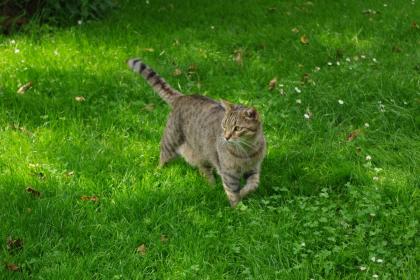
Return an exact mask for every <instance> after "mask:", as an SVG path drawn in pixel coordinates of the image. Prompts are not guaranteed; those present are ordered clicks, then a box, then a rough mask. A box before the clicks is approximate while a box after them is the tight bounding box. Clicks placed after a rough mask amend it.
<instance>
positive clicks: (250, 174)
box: [127, 59, 266, 207]
mask: <svg viewBox="0 0 420 280" xmlns="http://www.w3.org/2000/svg"><path fill="white" fill-rule="evenodd" d="M127 63H128V65H129V67H130V68H132V69H133V71H134V72H137V73H139V74H140V75H142V76H143V77H144V78H145V79H146V81H147V82H148V83H149V85H150V86H151V87H152V88H153V90H154V91H155V92H157V93H158V94H159V96H160V97H161V98H162V99H163V100H164V101H166V102H167V103H168V104H169V106H171V107H172V111H171V113H170V114H169V118H168V121H167V124H166V128H165V132H164V134H163V137H162V141H161V143H160V166H163V165H165V164H166V163H167V162H169V161H170V160H171V159H173V158H174V157H176V156H177V155H181V156H182V157H184V159H185V160H186V161H187V162H188V163H190V164H191V165H193V166H196V167H197V168H198V169H199V170H200V172H201V173H202V174H203V175H204V176H205V177H206V178H207V179H208V181H209V182H210V184H214V182H215V179H214V175H213V172H214V170H216V172H217V173H218V174H219V175H220V176H221V178H222V181H223V188H224V190H225V192H226V194H227V197H228V198H229V202H230V205H231V206H232V207H235V206H236V205H237V204H238V203H239V201H240V200H241V199H242V198H243V197H245V196H246V195H247V194H249V193H250V192H253V191H255V190H256V188H257V187H258V184H259V180H260V170H261V162H262V160H263V158H264V155H265V151H266V144H265V139H264V134H263V130H262V124H261V120H260V117H259V115H258V113H257V111H256V110H255V109H254V108H249V107H245V106H242V105H236V104H231V103H229V102H227V101H223V100H222V101H221V102H217V101H215V100H212V99H210V98H208V97H205V96H201V95H183V94H181V93H180V92H178V91H177V90H175V89H173V88H172V87H171V86H169V85H168V83H167V82H165V80H164V79H163V78H161V77H160V76H159V75H158V74H156V72H155V71H153V70H152V69H151V68H149V67H148V66H147V65H146V64H144V63H143V62H141V61H140V60H139V59H130V60H128V62H127ZM241 178H244V179H245V180H246V183H245V185H244V186H243V187H242V188H241V186H240V181H241Z"/></svg>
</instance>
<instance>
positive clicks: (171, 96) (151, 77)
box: [127, 58, 182, 105]
mask: <svg viewBox="0 0 420 280" xmlns="http://www.w3.org/2000/svg"><path fill="white" fill-rule="evenodd" d="M127 64H128V66H129V67H130V68H131V69H133V71H134V72H137V73H139V74H140V75H142V76H143V78H145V79H146V81H147V83H149V85H150V86H151V87H152V88H153V90H154V91H155V92H156V93H157V94H159V96H160V97H161V98H162V99H163V100H165V101H166V102H167V103H168V104H169V105H172V103H173V102H174V101H175V99H176V98H177V97H178V96H181V95H182V94H181V93H180V92H178V91H176V90H175V89H173V88H172V87H171V86H170V85H169V84H168V83H167V82H166V81H165V80H164V79H163V78H162V77H160V76H159V75H158V74H156V72H155V71H153V69H151V68H150V67H149V66H147V65H146V64H144V63H143V62H142V61H141V60H139V59H137V58H132V59H129V60H128V61H127Z"/></svg>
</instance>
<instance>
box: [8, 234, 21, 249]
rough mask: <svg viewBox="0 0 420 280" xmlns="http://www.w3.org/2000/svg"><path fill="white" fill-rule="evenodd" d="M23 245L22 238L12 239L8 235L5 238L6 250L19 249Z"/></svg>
mask: <svg viewBox="0 0 420 280" xmlns="http://www.w3.org/2000/svg"><path fill="white" fill-rule="evenodd" d="M22 247H23V240H22V239H20V238H18V239H13V238H12V237H11V236H9V237H8V238H7V250H8V251H13V250H20V249H22Z"/></svg>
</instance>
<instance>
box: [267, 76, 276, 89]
mask: <svg viewBox="0 0 420 280" xmlns="http://www.w3.org/2000/svg"><path fill="white" fill-rule="evenodd" d="M276 85H277V78H273V79H272V80H271V81H270V82H269V83H268V90H269V91H272V90H273V89H275V88H276Z"/></svg>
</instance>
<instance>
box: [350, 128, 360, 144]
mask: <svg viewBox="0 0 420 280" xmlns="http://www.w3.org/2000/svg"><path fill="white" fill-rule="evenodd" d="M360 132H361V131H360V129H356V130H354V131H352V132H351V133H350V134H349V135H348V136H347V141H349V142H351V141H353V140H354V139H356V138H357V137H358V136H359V135H360Z"/></svg>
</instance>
